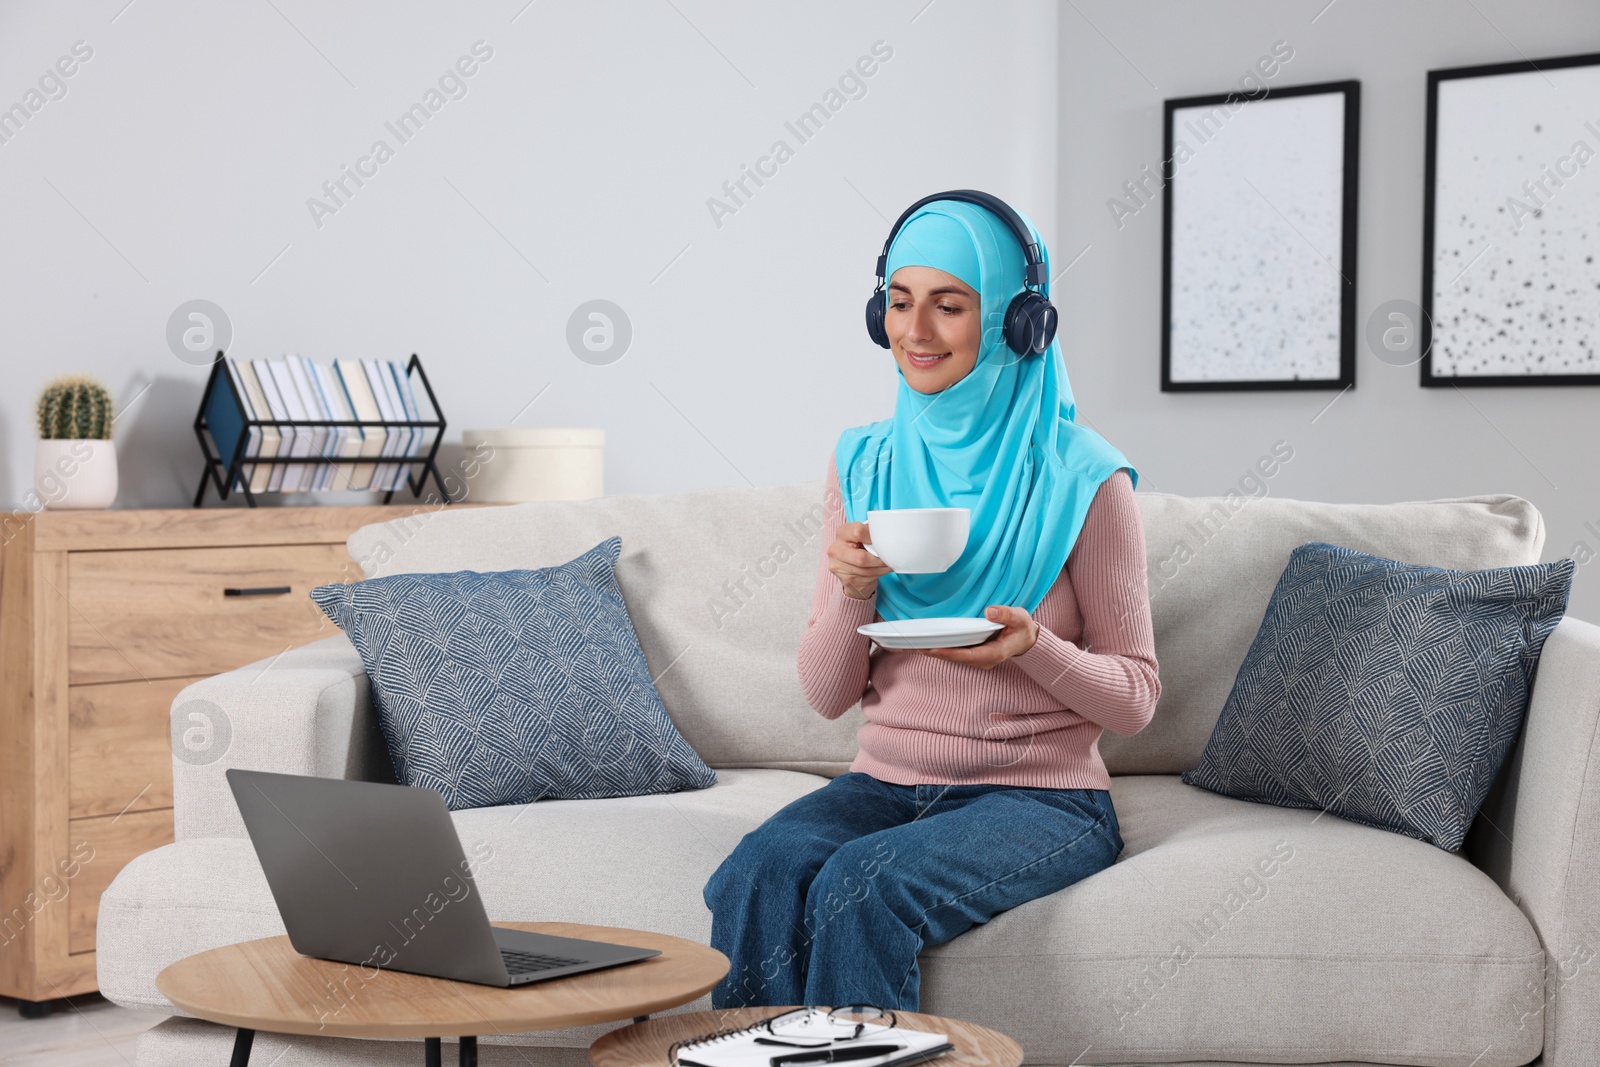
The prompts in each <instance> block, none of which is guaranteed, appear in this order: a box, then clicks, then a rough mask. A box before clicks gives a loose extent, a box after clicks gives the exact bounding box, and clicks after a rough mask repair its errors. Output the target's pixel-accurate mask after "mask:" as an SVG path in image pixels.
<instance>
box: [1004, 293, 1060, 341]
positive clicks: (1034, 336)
mask: <svg viewBox="0 0 1600 1067" xmlns="http://www.w3.org/2000/svg"><path fill="white" fill-rule="evenodd" d="M1056 320H1057V316H1056V309H1055V305H1053V304H1051V303H1050V300H1049V298H1048V297H1046V296H1044V295H1043V294H1041V293H1036V292H1034V291H1033V290H1032V289H1024V290H1023V291H1022V292H1020V293H1018V294H1017V295H1016V297H1015V298H1014V299H1013V300H1012V301H1011V306H1010V307H1009V308H1007V309H1006V326H1005V329H1006V344H1007V345H1009V346H1010V347H1011V351H1013V352H1015V353H1017V354H1018V355H1022V356H1036V355H1038V354H1039V353H1041V352H1043V351H1044V350H1045V349H1047V348H1049V347H1050V342H1051V341H1053V340H1055V336H1056Z"/></svg>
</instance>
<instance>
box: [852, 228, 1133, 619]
mask: <svg viewBox="0 0 1600 1067" xmlns="http://www.w3.org/2000/svg"><path fill="white" fill-rule="evenodd" d="M1018 214H1019V215H1021V213H1020V212H1018ZM1022 219H1023V221H1024V222H1025V223H1027V226H1028V229H1029V230H1030V231H1031V232H1032V233H1033V235H1034V239H1035V240H1037V241H1039V242H1040V243H1039V248H1040V250H1041V253H1042V254H1043V255H1044V264H1045V276H1046V277H1049V275H1050V260H1049V253H1048V252H1046V251H1044V242H1043V241H1042V240H1041V239H1040V238H1039V236H1038V230H1037V229H1036V228H1035V227H1034V225H1033V223H1032V221H1031V220H1029V219H1028V218H1027V216H1025V215H1024V216H1022ZM910 265H918V266H928V267H936V268H938V269H939V270H942V271H945V272H947V273H949V274H953V275H955V276H956V277H957V278H960V279H961V280H962V281H964V282H966V283H967V284H968V285H970V286H971V287H972V288H973V289H975V290H977V292H978V295H979V298H980V302H981V304H982V316H983V334H982V340H981V341H980V343H979V347H978V359H977V362H976V363H975V364H974V365H973V368H972V370H971V371H970V372H969V373H968V374H967V375H966V377H964V378H962V379H961V380H960V381H958V382H956V383H955V384H953V385H951V386H949V387H947V388H945V389H943V390H941V391H940V392H937V393H931V394H929V393H919V392H918V391H917V390H915V389H913V388H911V386H910V384H909V383H908V382H907V381H906V378H905V373H904V372H903V371H901V370H900V367H899V363H898V362H897V363H896V364H895V371H896V373H897V374H899V376H900V389H899V393H898V394H897V395H896V397H895V406H894V416H893V417H892V418H888V419H884V420H882V421H881V422H874V423H869V424H867V425H865V426H857V427H853V428H851V429H848V430H846V431H844V433H842V434H840V435H839V444H838V447H837V448H836V450H835V454H834V459H835V461H836V462H837V464H838V468H839V487H840V490H841V493H842V495H843V497H844V512H845V520H846V521H847V522H865V521H866V519H867V512H868V511H869V510H875V509H884V508H937V507H957V508H971V509H972V526H971V533H970V535H969V536H968V538H967V547H966V550H965V551H964V552H962V554H961V557H960V558H959V559H958V560H956V562H955V564H954V565H953V566H951V568H950V569H949V570H947V571H944V572H942V573H939V574H900V573H897V572H894V571H890V572H888V573H886V574H884V575H883V576H882V577H880V578H879V579H878V596H877V607H878V613H879V614H880V615H882V616H883V618H884V619H886V620H895V619H922V618H936V617H954V618H967V619H976V618H982V617H983V614H984V609H985V608H987V607H989V606H990V605H991V604H1002V605H1009V606H1016V607H1022V608H1025V609H1027V611H1028V612H1029V613H1030V614H1032V613H1033V611H1034V610H1035V609H1036V608H1038V606H1039V603H1040V601H1042V600H1043V599H1044V596H1045V594H1046V593H1048V592H1049V591H1050V587H1051V586H1052V585H1054V584H1055V582H1056V579H1057V578H1058V577H1060V575H1061V571H1062V568H1064V567H1065V566H1066V563H1067V556H1068V554H1069V553H1071V551H1072V546H1073V543H1074V542H1075V541H1077V539H1078V532H1079V531H1080V530H1082V529H1083V520H1084V516H1085V515H1087V514H1088V511H1089V503H1090V502H1091V501H1092V500H1093V499H1094V495H1095V492H1096V490H1098V489H1099V487H1100V483H1101V482H1103V481H1105V480H1106V479H1107V478H1109V477H1110V476H1111V475H1112V473H1114V472H1115V471H1116V470H1117V469H1118V468H1119V467H1126V468H1128V474H1129V477H1130V478H1131V479H1132V480H1133V484H1134V485H1135V486H1136V487H1137V486H1138V484H1139V472H1138V471H1137V470H1135V469H1134V467H1133V465H1132V464H1130V463H1129V462H1128V460H1127V457H1125V456H1124V455H1123V454H1122V453H1121V452H1120V451H1118V450H1117V449H1116V447H1115V446H1113V445H1112V444H1110V443H1109V442H1108V441H1106V439H1105V438H1103V437H1101V436H1100V435H1099V434H1098V433H1096V432H1095V431H1093V430H1091V429H1089V428H1088V427H1086V426H1079V425H1078V424H1077V422H1075V421H1074V419H1075V417H1076V415H1077V405H1076V404H1075V403H1074V402H1073V399H1072V385H1071V383H1069V382H1068V381H1067V369H1066V364H1065V363H1064V362H1063V361H1062V358H1061V347H1060V344H1059V342H1058V341H1051V342H1050V347H1049V348H1048V349H1046V350H1045V351H1044V352H1043V353H1041V354H1039V355H1037V356H1019V355H1017V354H1016V353H1015V352H1013V351H1012V350H1011V349H1010V347H1009V346H1007V344H1006V342H1005V334H1004V330H1003V329H1002V324H1003V323H1004V322H1005V314H1006V308H1007V307H1009V306H1010V304H1011V300H1012V298H1013V297H1014V296H1016V295H1017V294H1018V293H1019V292H1021V291H1022V288H1023V270H1024V267H1025V265H1026V260H1025V258H1024V256H1023V252H1022V246H1021V245H1019V244H1018V243H1017V239H1016V237H1015V236H1014V235H1013V234H1012V232H1011V230H1010V228H1009V227H1007V226H1006V224H1005V223H1004V222H1003V221H1002V220H1001V219H999V218H998V217H996V216H995V215H993V214H992V213H990V212H989V211H988V210H986V209H984V208H981V207H978V206H977V205H975V204H968V203H965V202H962V201H956V200H935V201H933V202H931V203H929V204H926V205H924V206H923V207H922V208H920V209H919V210H918V211H917V212H916V213H915V214H913V215H912V216H911V217H910V218H909V219H907V220H906V224H905V225H904V226H902V227H901V229H900V232H899V233H898V234H896V235H895V239H894V244H893V245H891V246H890V248H889V258H888V262H887V264H886V266H885V271H886V274H885V283H886V284H887V283H888V282H889V281H892V280H893V279H894V272H895V271H896V270H898V269H899V268H901V267H904V266H910Z"/></svg>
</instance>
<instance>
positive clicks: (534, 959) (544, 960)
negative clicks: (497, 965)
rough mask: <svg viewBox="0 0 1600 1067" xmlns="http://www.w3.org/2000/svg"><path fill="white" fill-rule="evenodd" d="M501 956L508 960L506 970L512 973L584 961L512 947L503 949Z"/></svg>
mask: <svg viewBox="0 0 1600 1067" xmlns="http://www.w3.org/2000/svg"><path fill="white" fill-rule="evenodd" d="M500 958H501V959H503V960H505V961H506V970H507V971H509V972H510V973H511V974H533V973H535V972H537V971H549V970H554V969H555V968H557V967H568V966H571V965H572V964H574V963H582V962H583V960H578V959H569V958H568V957H566V956H546V955H545V954H544V953H542V952H519V951H517V950H516V949H510V948H503V949H501V950H500Z"/></svg>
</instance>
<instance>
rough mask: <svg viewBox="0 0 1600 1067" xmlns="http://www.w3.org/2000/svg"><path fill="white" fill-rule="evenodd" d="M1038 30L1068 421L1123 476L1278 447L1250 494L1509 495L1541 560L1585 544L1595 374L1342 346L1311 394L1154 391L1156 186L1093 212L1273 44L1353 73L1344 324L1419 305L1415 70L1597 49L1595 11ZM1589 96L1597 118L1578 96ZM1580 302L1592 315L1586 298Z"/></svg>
mask: <svg viewBox="0 0 1600 1067" xmlns="http://www.w3.org/2000/svg"><path fill="white" fill-rule="evenodd" d="M935 10H937V8H936V9H935ZM1313 20H1314V21H1313ZM1059 29H1060V40H1061V55H1060V69H1061V162H1060V173H1061V194H1060V208H1061V215H1060V220H1061V221H1060V229H1059V230H1058V233H1059V237H1058V241H1057V244H1056V246H1055V248H1054V251H1055V253H1056V257H1057V259H1058V261H1059V262H1060V263H1062V264H1065V263H1067V262H1069V261H1070V260H1071V259H1072V257H1073V256H1076V255H1077V254H1078V253H1079V252H1080V251H1082V250H1083V249H1084V247H1085V246H1088V248H1089V250H1088V251H1087V252H1086V253H1085V254H1084V256H1083V258H1082V259H1081V260H1079V261H1078V264H1077V265H1076V266H1075V267H1074V268H1073V269H1072V270H1071V271H1069V272H1068V273H1067V274H1066V275H1065V276H1064V277H1063V278H1062V280H1061V282H1060V283H1059V287H1058V292H1057V296H1056V301H1057V304H1058V305H1059V306H1060V307H1061V308H1062V317H1063V328H1062V329H1063V333H1062V336H1063V351H1064V352H1065V354H1066V358H1067V365H1068V368H1069V370H1070V372H1071V375H1072V381H1073V386H1074V389H1075V390H1076V393H1077V397H1078V410H1079V415H1080V418H1084V419H1086V420H1087V421H1089V422H1090V423H1091V424H1092V425H1094V426H1095V427H1096V428H1097V429H1099V430H1100V431H1101V432H1102V433H1104V434H1105V435H1106V436H1107V437H1108V438H1110V440H1111V441H1113V442H1114V443H1116V444H1117V445H1118V446H1119V447H1121V448H1122V450H1123V452H1124V453H1126V454H1127V456H1128V457H1129V458H1130V459H1131V460H1132V461H1133V462H1134V464H1135V466H1137V467H1138V468H1139V471H1140V476H1141V477H1140V483H1139V487H1140V488H1141V489H1155V490H1163V491H1167V492H1174V493H1183V494H1191V495H1199V494H1212V493H1222V492H1225V491H1226V490H1227V489H1228V488H1230V487H1236V488H1238V487H1239V485H1238V480H1239V479H1240V478H1241V476H1246V475H1247V474H1248V473H1249V471H1250V468H1251V467H1252V465H1253V464H1254V463H1255V461H1256V459H1257V458H1258V457H1260V456H1263V455H1265V454H1267V453H1268V452H1269V451H1270V450H1271V447H1272V445H1273V443H1274V442H1275V441H1285V442H1287V443H1288V444H1289V446H1290V447H1292V448H1293V450H1294V457H1293V459H1292V460H1291V461H1290V462H1288V463H1287V464H1285V465H1284V466H1282V467H1281V468H1280V469H1279V471H1278V473H1277V474H1275V475H1274V476H1273V477H1272V478H1271V479H1269V480H1267V482H1266V483H1265V484H1266V488H1267V490H1268V491H1269V492H1271V493H1272V494H1275V495H1278V496H1281V497H1292V498H1300V499H1310V500H1328V501H1350V502H1357V501H1359V502H1374V503H1383V502H1389V501H1400V500H1426V499H1433V498H1438V497H1454V496H1470V495H1475V494H1480V493H1500V492H1506V493H1515V494H1517V495H1518V496H1522V497H1525V498H1527V499H1528V500H1531V501H1533V502H1534V504H1535V505H1536V506H1537V507H1538V508H1539V510H1540V512H1541V513H1542V514H1543V515H1544V519H1545V524H1546V531H1547V539H1546V543H1545V550H1544V560H1545V561H1550V560H1554V559H1557V558H1558V557H1561V556H1565V555H1574V556H1575V557H1576V558H1578V559H1580V560H1583V559H1587V558H1589V557H1590V556H1591V555H1593V554H1595V553H1600V493H1597V489H1600V475H1597V473H1596V460H1597V458H1600V387H1595V386H1579V387H1542V388H1522V387H1517V388H1469V389H1456V388H1442V389H1423V388H1421V387H1420V386H1419V385H1418V376H1419V375H1418V368H1417V367H1416V366H1410V367H1404V368H1401V367H1395V366H1391V365H1389V364H1386V363H1384V362H1382V361H1380V360H1378V359H1377V358H1376V357H1374V356H1373V355H1372V353H1371V352H1370V351H1368V350H1367V349H1366V347H1365V345H1364V344H1360V343H1358V354H1357V363H1356V386H1355V388H1354V389H1352V390H1351V391H1349V392H1347V393H1345V394H1344V395H1343V396H1342V397H1341V398H1339V399H1338V400H1337V401H1336V402H1334V403H1333V405H1332V406H1331V407H1328V405H1329V402H1330V401H1333V400H1334V397H1335V395H1336V394H1335V393H1334V392H1333V391H1331V390H1330V391H1326V392H1322V391H1314V392H1301V393H1292V392H1256V393H1248V392H1237V393H1212V394H1201V393H1190V394H1183V393H1162V392H1161V391H1160V378H1161V206H1160V202H1159V200H1158V201H1156V202H1155V203H1154V204H1152V205H1151V206H1150V207H1149V208H1147V209H1143V210H1140V211H1139V212H1138V213H1137V214H1136V215H1134V216H1133V217H1132V218H1130V219H1127V220H1125V225H1124V226H1123V227H1122V228H1120V229H1119V228H1118V227H1117V225H1116V224H1115V222H1113V220H1112V215H1111V213H1110V211H1109V210H1108V209H1107V201H1108V199H1109V198H1111V197H1113V196H1120V195H1122V193H1121V186H1122V183H1123V182H1125V181H1129V180H1134V179H1137V178H1138V176H1139V170H1140V168H1141V167H1142V166H1144V165H1145V164H1149V165H1150V168H1151V170H1152V172H1154V173H1157V174H1159V173H1160V171H1159V164H1160V161H1161V156H1162V101H1164V100H1166V99H1169V98H1174V97H1183V96H1194V95H1200V94H1209V93H1220V92H1224V91H1227V90H1229V89H1232V88H1236V87H1237V85H1238V81H1239V78H1240V77H1241V76H1242V75H1243V74H1244V73H1245V72H1246V71H1247V70H1249V69H1250V68H1251V67H1253V66H1254V65H1255V63H1256V60H1257V59H1258V58H1259V57H1261V56H1263V55H1266V54H1268V53H1269V52H1270V51H1271V50H1272V46H1273V43H1274V42H1276V41H1288V42H1290V44H1291V45H1292V47H1293V50H1294V57H1293V59H1292V60H1291V61H1290V62H1289V63H1288V64H1287V65H1286V66H1284V67H1283V68H1282V71H1281V73H1280V74H1279V75H1278V76H1277V77H1276V78H1274V79H1273V80H1272V82H1271V83H1270V84H1273V85H1281V86H1288V85H1305V84H1312V83H1317V82H1325V81H1334V80H1341V79H1345V78H1357V79H1360V81H1361V127H1362V128H1361V147H1360V152H1361V178H1360V209H1359V264H1358V273H1357V278H1356V287H1357V290H1358V299H1357V306H1356V323H1357V327H1358V328H1361V327H1362V326H1364V324H1365V322H1366V320H1367V317H1368V315H1370V314H1371V313H1372V312H1373V310H1374V309H1376V308H1377V307H1378V306H1379V305H1380V304H1383V303H1384V302H1386V301H1388V300H1391V299H1406V300H1410V301H1412V302H1414V303H1419V304H1420V302H1421V298H1422V202H1423V163H1424V147H1425V129H1426V127H1425V117H1426V101H1427V71H1428V70H1430V69H1436V68H1443V67H1457V66H1469V65H1476V64H1486V63H1498V62H1504V61H1508V60H1516V59H1520V58H1531V59H1534V60H1538V59H1540V58H1544V57H1551V56H1560V55H1572V54H1577V53H1585V52H1596V51H1600V6H1597V5H1595V4H1594V3H1592V2H1588V0H1539V2H1537V3H1529V2H1520V0H1472V2H1471V3H1465V2H1457V0H1408V2H1406V3H1404V4H1397V3H1393V2H1390V0H1335V2H1334V3H1333V4H1332V5H1331V6H1330V5H1329V3H1328V0H1295V2H1293V3H1284V2H1282V0H1227V2H1218V0H1212V2H1206V3H1199V4H1172V3H1166V2H1162V0H1073V3H1072V4H1068V5H1063V6H1062V7H1061V8H1060V27H1059ZM1590 110H1591V112H1592V113H1593V114H1594V115H1595V116H1596V117H1597V118H1600V100H1596V101H1593V102H1592V106H1591V108H1590ZM1590 177H1593V176H1592V175H1591V176H1590ZM1588 310H1589V313H1590V314H1591V315H1593V314H1595V313H1600V300H1595V301H1593V302H1591V304H1590V306H1589V309H1588ZM1325 408H1326V409H1327V410H1326V411H1324V409H1325ZM1241 491H1242V492H1249V491H1250V490H1249V489H1248V488H1241ZM1580 545H1581V546H1583V547H1580ZM1597 574H1600V562H1587V563H1584V564H1582V565H1581V566H1579V568H1578V572H1577V577H1576V578H1575V580H1574V586H1573V594H1572V600H1571V602H1570V604H1569V609H1568V610H1569V612H1570V613H1571V614H1573V615H1576V616H1578V617H1581V618H1584V619H1588V620H1592V621H1600V579H1597V578H1596V575H1597Z"/></svg>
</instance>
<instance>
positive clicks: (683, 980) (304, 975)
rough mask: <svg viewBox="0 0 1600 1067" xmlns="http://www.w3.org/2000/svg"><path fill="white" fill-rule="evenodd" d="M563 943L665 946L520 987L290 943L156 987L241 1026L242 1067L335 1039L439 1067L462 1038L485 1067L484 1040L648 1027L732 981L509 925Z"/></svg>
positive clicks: (269, 943)
mask: <svg viewBox="0 0 1600 1067" xmlns="http://www.w3.org/2000/svg"><path fill="white" fill-rule="evenodd" d="M499 925H503V926H509V927H514V928H516V929H518V930H531V931H534V932H536V933H541V934H554V935H555V936H557V937H584V938H589V939H591V940H595V941H609V942H612V943H614V944H623V945H638V946H640V947H641V948H654V949H659V950H660V951H661V955H659V956H652V957H650V958H649V959H645V960H640V961H638V962H636V963H626V964H622V965H620V966H617V967H606V968H603V969H601V970H598V971H589V972H587V973H584V974H574V975H569V976H567V977H565V978H551V979H548V980H546V981H543V982H532V983H530V984H528V985H524V986H518V987H516V988H512V989H502V988H500V987H498V986H483V985H475V984H473V983H470V982H456V981H451V980H449V979H444V978H428V977H425V976H423V975H417V974H404V973H402V972H399V971H384V970H378V969H376V968H371V967H362V966H360V965H356V964H347V963H333V962H331V961H329V960H319V959H312V958H311V957H309V956H302V955H300V954H299V953H298V952H296V951H295V950H294V948H293V947H291V946H290V944H289V939H288V938H287V937H283V936H279V937H267V938H262V939H261V940H259V941H246V942H244V943H243V944H239V945H225V946H223V947H222V948H214V949H211V950H210V951H208V952H201V953H197V954H196V955H193V956H189V957H187V958H186V959H181V960H179V961H178V962H177V963H174V964H173V965H172V966H170V967H168V968H166V969H165V970H163V971H162V972H161V973H160V974H159V975H157V976H156V988H157V989H159V990H161V993H162V995H163V996H165V997H166V998H167V999H168V1000H170V1001H172V1003H173V1004H175V1005H177V1006H178V1007H179V1008H181V1009H183V1010H184V1011H186V1012H188V1013H189V1014H191V1015H194V1016H197V1017H198V1018H201V1019H207V1020H209V1021H211V1022H214V1023H221V1024H223V1025H225V1026H233V1027H237V1028H238V1031H239V1032H238V1035H237V1036H236V1037H235V1038H234V1045H233V1060H232V1067H245V1064H247V1063H248V1062H249V1060H250V1046H251V1044H252V1042H253V1041H254V1040H255V1033H256V1031H257V1030H266V1031H269V1032H272V1033H280V1034H312V1035H321V1036H324V1037H378V1038H408V1037H409V1038H416V1037H420V1038H423V1039H424V1043H425V1044H424V1055H425V1057H426V1062H427V1063H428V1064H429V1065H430V1067H438V1064H439V1062H440V1056H441V1050H440V1043H439V1039H440V1038H442V1037H458V1038H460V1039H461V1063H462V1064H463V1067H467V1065H471V1067H476V1064H477V1062H478V1037H479V1036H480V1035H483V1034H515V1033H522V1032H525V1031H528V1030H557V1029H560V1028H562V1027H566V1026H586V1025H588V1024H590V1023H604V1022H615V1021H616V1020H618V1019H628V1018H632V1019H634V1020H635V1021H639V1020H643V1019H647V1018H648V1017H649V1015H650V1013H651V1012H656V1011H661V1010H663V1009H665V1008H674V1007H677V1006H678V1005H679V1004H686V1003H688V1002H689V1001H691V1000H693V999H695V998H696V997H698V996H700V995H701V994H702V993H705V992H707V991H708V990H710V989H711V988H712V987H713V986H715V985H716V984H717V983H718V982H719V981H721V980H722V976H723V975H725V974H727V973H728V957H726V956H724V955H723V954H722V953H720V952H718V951H717V950H716V949H714V948H708V947H707V946H705V945H700V944H696V943H695V942H693V941H687V940H684V939H683V938H681V937H671V936H669V935H667V934H657V933H651V932H650V931H647V930H628V929H624V928H622V927H619V926H588V925H585V924H583V923H558V922H540V923H501V924H499Z"/></svg>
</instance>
